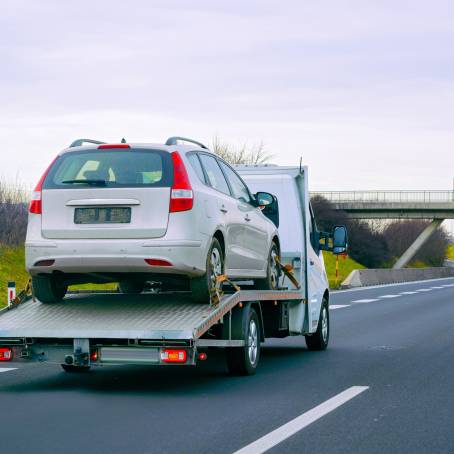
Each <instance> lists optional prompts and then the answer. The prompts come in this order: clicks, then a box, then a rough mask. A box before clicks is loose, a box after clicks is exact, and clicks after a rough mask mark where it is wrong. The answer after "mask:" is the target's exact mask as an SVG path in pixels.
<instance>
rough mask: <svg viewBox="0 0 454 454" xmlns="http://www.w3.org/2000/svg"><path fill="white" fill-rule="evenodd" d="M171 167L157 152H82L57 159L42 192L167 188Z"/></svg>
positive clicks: (169, 160)
mask: <svg viewBox="0 0 454 454" xmlns="http://www.w3.org/2000/svg"><path fill="white" fill-rule="evenodd" d="M172 179H173V166H172V160H171V157H170V155H169V154H168V153H166V152H165V151H160V150H142V149H140V150H137V149H127V150H125V149H118V150H85V151H73V152H69V153H66V154H64V155H62V156H60V157H59V158H58V159H57V160H56V161H55V163H54V165H53V166H52V168H51V170H50V172H49V174H48V175H47V177H46V179H45V181H44V184H43V189H63V188H65V189H69V188H71V189H74V188H87V186H88V183H90V184H92V185H95V186H97V187H128V188H129V187H170V186H172ZM85 182H86V183H85Z"/></svg>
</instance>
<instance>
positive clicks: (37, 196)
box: [28, 156, 58, 214]
mask: <svg viewBox="0 0 454 454" xmlns="http://www.w3.org/2000/svg"><path fill="white" fill-rule="evenodd" d="M57 159H58V156H57V157H55V158H54V160H53V161H52V162H51V163H50V165H49V167H48V168H47V169H46V171H45V172H44V173H43V174H42V176H41V178H40V179H39V181H38V184H37V185H36V187H35V190H34V191H33V194H32V199H31V201H30V205H29V207H28V211H29V212H30V213H33V214H42V212H43V207H42V203H41V194H42V188H43V183H44V180H45V179H46V177H47V174H48V173H49V170H50V169H51V167H52V166H53V165H54V162H55V161H56V160H57Z"/></svg>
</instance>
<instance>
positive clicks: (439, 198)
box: [311, 191, 454, 203]
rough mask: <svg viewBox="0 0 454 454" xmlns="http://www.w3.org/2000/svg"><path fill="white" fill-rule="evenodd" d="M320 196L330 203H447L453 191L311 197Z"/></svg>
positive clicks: (324, 193) (329, 193)
mask: <svg viewBox="0 0 454 454" xmlns="http://www.w3.org/2000/svg"><path fill="white" fill-rule="evenodd" d="M317 195H318V196H322V197H324V198H325V199H328V200H329V201H331V202H335V203H336V202H338V203H348V202H369V203H374V202H375V203H392V202H395V203H399V202H401V203H406V202H410V203H411V202H415V203H418V202H419V203H449V202H454V191H314V192H311V197H314V196H317Z"/></svg>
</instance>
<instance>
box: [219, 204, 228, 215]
mask: <svg viewBox="0 0 454 454" xmlns="http://www.w3.org/2000/svg"><path fill="white" fill-rule="evenodd" d="M219 209H220V211H221V212H222V213H227V212H228V211H229V210H228V209H227V208H226V207H225V205H222V206H221V208H219Z"/></svg>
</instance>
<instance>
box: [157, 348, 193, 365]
mask: <svg viewBox="0 0 454 454" xmlns="http://www.w3.org/2000/svg"><path fill="white" fill-rule="evenodd" d="M187 359H188V354H187V353H186V350H169V349H166V350H162V351H161V361H162V362H164V363H185V362H186V360H187Z"/></svg>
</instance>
